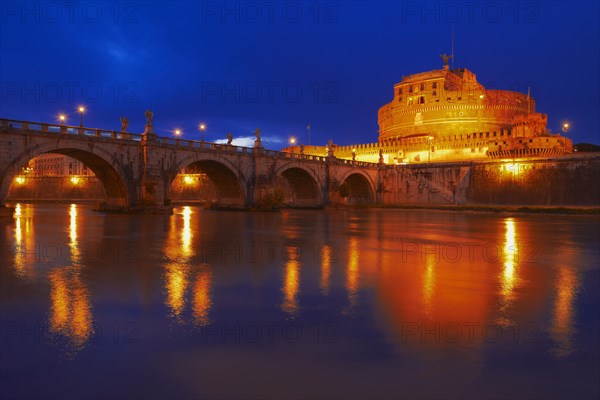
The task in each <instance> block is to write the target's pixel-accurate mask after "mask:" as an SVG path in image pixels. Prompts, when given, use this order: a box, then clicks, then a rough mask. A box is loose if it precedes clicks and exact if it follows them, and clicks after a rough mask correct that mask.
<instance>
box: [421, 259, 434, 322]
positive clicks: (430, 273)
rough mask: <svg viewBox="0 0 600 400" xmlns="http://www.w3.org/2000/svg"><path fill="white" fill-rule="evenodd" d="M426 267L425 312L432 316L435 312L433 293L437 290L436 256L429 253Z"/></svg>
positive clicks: (424, 280)
mask: <svg viewBox="0 0 600 400" xmlns="http://www.w3.org/2000/svg"><path fill="white" fill-rule="evenodd" d="M425 263H426V267H425V272H424V274H423V275H424V276H423V303H424V305H425V314H426V315H427V316H428V317H431V315H432V312H433V293H434V290H435V264H436V261H435V257H433V256H431V255H429V256H428V257H427V258H426V259H425Z"/></svg>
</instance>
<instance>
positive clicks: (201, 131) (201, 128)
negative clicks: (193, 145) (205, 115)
mask: <svg viewBox="0 0 600 400" xmlns="http://www.w3.org/2000/svg"><path fill="white" fill-rule="evenodd" d="M199 128H200V134H201V138H202V141H203V142H204V131H205V130H206V124H204V123H201V124H200V126H199Z"/></svg>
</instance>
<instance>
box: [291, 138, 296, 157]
mask: <svg viewBox="0 0 600 400" xmlns="http://www.w3.org/2000/svg"><path fill="white" fill-rule="evenodd" d="M294 144H296V138H295V137H291V138H290V145H291V153H292V154H294Z"/></svg>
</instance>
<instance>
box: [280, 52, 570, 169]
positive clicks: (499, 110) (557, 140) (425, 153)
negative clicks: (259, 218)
mask: <svg viewBox="0 0 600 400" xmlns="http://www.w3.org/2000/svg"><path fill="white" fill-rule="evenodd" d="M444 61H445V62H444V66H443V68H442V69H439V70H433V71H428V72H422V73H418V74H414V75H409V76H405V77H403V78H402V81H401V82H400V83H397V84H396V85H394V99H393V100H392V102H390V103H388V104H386V105H384V106H383V107H381V108H380V109H379V117H378V122H379V139H378V141H377V142H376V143H367V144H356V145H349V146H336V147H335V149H334V154H335V156H336V157H337V158H345V159H352V158H354V157H355V158H356V160H358V161H370V162H378V161H379V154H380V150H381V152H382V157H383V161H384V162H385V163H388V164H391V163H414V162H429V161H431V162H441V161H460V160H477V159H488V158H514V157H535V156H546V155H562V154H566V153H571V152H572V142H571V140H569V139H567V138H565V137H563V136H560V135H553V134H550V133H549V131H548V130H547V129H546V123H547V115H545V114H540V113H537V112H535V101H534V100H533V99H532V98H531V96H529V95H528V94H523V93H518V92H512V91H506V90H492V89H486V88H485V87H483V85H481V84H480V83H479V82H477V79H476V77H475V74H474V73H473V72H471V71H469V70H467V69H466V68H455V69H450V68H449V66H448V64H447V59H446V60H444ZM293 150H294V152H298V151H300V149H297V148H294V149H293ZM288 151H289V149H288ZM304 153H307V154H318V155H322V156H323V155H326V154H327V148H325V147H319V146H310V147H307V148H305V149H304Z"/></svg>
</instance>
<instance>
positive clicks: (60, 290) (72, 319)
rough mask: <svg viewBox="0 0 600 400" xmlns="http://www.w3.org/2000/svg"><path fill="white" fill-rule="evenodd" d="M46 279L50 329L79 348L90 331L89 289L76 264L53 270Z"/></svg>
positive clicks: (91, 331) (85, 340) (87, 337)
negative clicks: (48, 290)
mask: <svg viewBox="0 0 600 400" xmlns="http://www.w3.org/2000/svg"><path fill="white" fill-rule="evenodd" d="M49 278H50V317H49V322H50V332H51V333H53V334H59V335H62V336H64V337H66V338H67V339H68V340H69V342H70V344H71V346H72V347H73V348H74V349H76V350H78V349H80V348H81V347H82V346H83V345H84V344H85V343H86V342H87V341H88V339H89V338H90V336H91V335H92V334H93V324H92V307H91V305H90V298H89V292H88V289H87V288H86V286H85V285H84V283H83V281H82V279H81V276H80V271H79V268H76V267H69V268H61V269H56V270H54V271H52V272H50V275H49Z"/></svg>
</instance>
